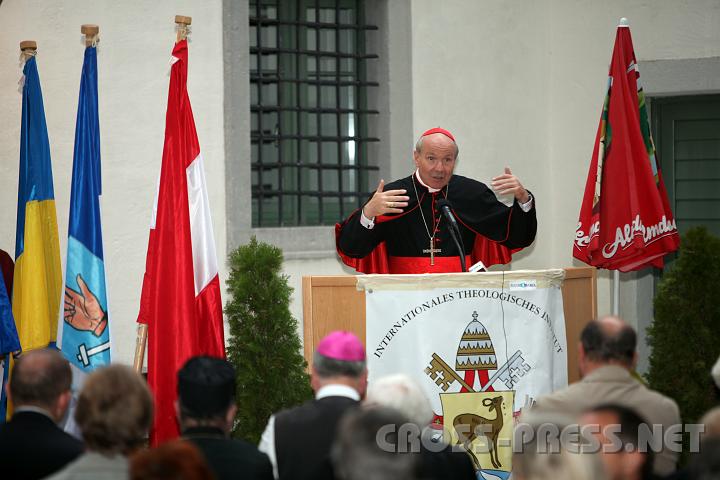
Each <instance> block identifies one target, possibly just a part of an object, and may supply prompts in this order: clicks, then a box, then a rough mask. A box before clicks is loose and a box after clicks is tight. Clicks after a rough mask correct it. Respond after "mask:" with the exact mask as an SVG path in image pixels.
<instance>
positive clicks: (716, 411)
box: [700, 407, 720, 441]
mask: <svg viewBox="0 0 720 480" xmlns="http://www.w3.org/2000/svg"><path fill="white" fill-rule="evenodd" d="M700 423H701V424H703V425H704V426H705V432H704V433H703V435H702V437H701V438H702V440H703V441H705V440H707V439H710V438H720V407H713V408H711V409H710V410H708V411H707V412H705V414H704V415H703V416H702V418H701V419H700Z"/></svg>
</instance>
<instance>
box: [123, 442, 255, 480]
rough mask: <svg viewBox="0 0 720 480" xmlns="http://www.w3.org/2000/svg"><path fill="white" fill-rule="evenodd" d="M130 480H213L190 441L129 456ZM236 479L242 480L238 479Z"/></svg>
mask: <svg viewBox="0 0 720 480" xmlns="http://www.w3.org/2000/svg"><path fill="white" fill-rule="evenodd" d="M129 478H130V480H214V479H215V478H216V477H214V476H213V474H212V471H211V470H210V467H209V466H208V464H207V463H206V462H205V458H204V457H203V454H202V453H201V452H200V450H198V448H197V447H195V446H194V445H193V444H191V443H190V442H186V441H183V440H175V441H172V442H167V443H164V444H162V445H160V446H159V447H157V448H153V449H150V450H140V451H138V452H137V453H135V454H133V455H132V457H130V477H129ZM235 478H245V477H242V476H238V477H235Z"/></svg>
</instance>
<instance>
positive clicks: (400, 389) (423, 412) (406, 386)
mask: <svg viewBox="0 0 720 480" xmlns="http://www.w3.org/2000/svg"><path fill="white" fill-rule="evenodd" d="M365 404H366V405H368V406H373V405H381V406H383V407H391V408H394V409H396V410H397V411H399V412H401V413H402V414H404V415H405V416H406V417H407V418H408V419H409V420H410V421H411V422H412V423H414V424H415V425H417V426H419V427H420V428H423V427H425V426H426V425H428V424H429V423H430V422H431V421H432V419H433V411H432V408H431V407H430V402H429V401H428V399H427V397H426V396H425V393H424V392H423V391H422V389H421V388H420V386H419V385H418V384H417V382H415V381H414V380H413V379H412V378H410V377H409V376H407V375H405V374H402V373H398V374H395V375H387V376H384V377H380V378H378V379H373V381H372V382H370V383H369V384H368V390H367V394H366V396H365Z"/></svg>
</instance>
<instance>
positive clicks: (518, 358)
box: [425, 350, 530, 392]
mask: <svg viewBox="0 0 720 480" xmlns="http://www.w3.org/2000/svg"><path fill="white" fill-rule="evenodd" d="M529 371H530V365H528V364H527V363H525V359H524V358H523V357H522V352H521V351H520V350H518V351H517V352H515V353H514V354H513V356H512V357H510V359H509V360H508V361H507V363H505V364H504V365H502V366H501V367H500V368H498V369H497V371H496V372H495V374H494V375H493V376H492V377H490V380H488V382H487V383H486V384H485V386H483V387H482V388H481V389H480V392H484V391H486V390H487V389H488V388H490V386H491V385H492V384H493V383H495V382H496V381H498V380H502V381H503V383H505V386H506V387H507V389H508V390H512V388H513V387H514V386H515V384H516V383H517V381H518V379H519V378H520V377H522V376H524V375H525V374H526V373H527V372H529ZM425 373H427V374H428V375H429V376H430V378H431V379H432V380H434V381H435V385H437V386H439V387H440V388H441V389H442V391H443V392H447V391H448V389H449V388H450V385H452V384H453V383H455V382H458V383H459V384H460V385H462V386H463V387H465V388H466V389H467V391H468V392H475V390H473V388H472V386H471V385H468V384H467V383H466V382H465V380H463V379H462V378H461V377H460V376H459V375H458V374H457V373H456V372H455V370H453V369H452V368H451V367H450V365H448V364H447V363H445V361H444V360H443V359H442V358H440V356H439V355H438V354H437V353H433V355H432V360H430V365H429V366H428V367H427V368H425Z"/></svg>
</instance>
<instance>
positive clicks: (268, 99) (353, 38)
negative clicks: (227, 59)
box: [250, 0, 379, 227]
mask: <svg viewBox="0 0 720 480" xmlns="http://www.w3.org/2000/svg"><path fill="white" fill-rule="evenodd" d="M372 30H377V27H375V26H372V25H366V24H365V22H364V2H363V0H250V62H251V63H250V92H251V113H250V114H251V129H252V132H251V139H252V160H251V169H252V224H253V227H279V226H298V225H331V224H334V223H335V222H336V221H338V220H339V219H341V218H343V217H345V216H346V215H348V214H349V213H350V212H351V211H352V210H354V209H355V208H357V207H358V206H360V205H361V203H362V202H363V201H364V197H365V195H366V192H368V191H369V189H368V173H369V171H371V170H378V167H377V166H371V165H369V164H368V161H367V145H368V142H376V141H378V140H379V139H378V138H371V137H369V136H368V135H367V122H368V118H369V117H370V116H371V115H373V114H377V113H378V112H377V111H375V110H370V109H368V107H367V104H368V100H367V91H368V88H369V87H375V86H377V85H378V84H377V82H372V81H368V79H367V78H366V65H367V62H369V61H373V60H374V59H377V55H373V54H372V53H367V52H366V51H365V36H366V34H368V32H370V31H372Z"/></svg>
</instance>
